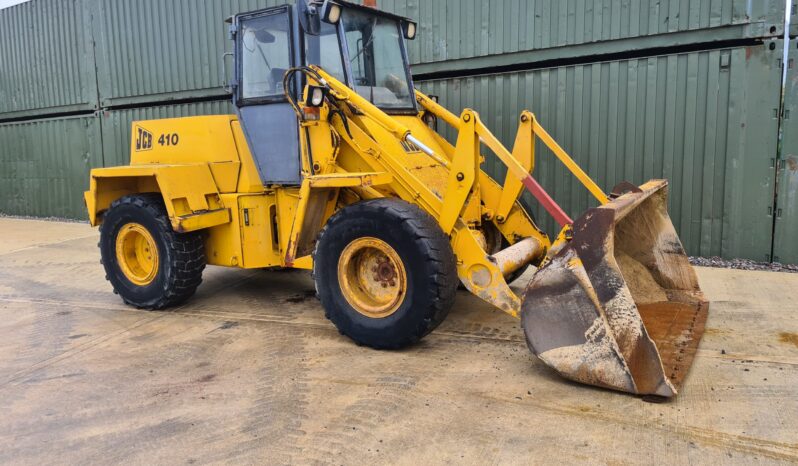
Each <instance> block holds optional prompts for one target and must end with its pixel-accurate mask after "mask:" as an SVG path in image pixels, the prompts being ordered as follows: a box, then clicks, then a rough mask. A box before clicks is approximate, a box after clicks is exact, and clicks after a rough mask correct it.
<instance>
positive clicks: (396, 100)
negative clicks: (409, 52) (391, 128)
mask: <svg viewBox="0 0 798 466" xmlns="http://www.w3.org/2000/svg"><path fill="white" fill-rule="evenodd" d="M341 20H342V21H343V28H344V33H345V34H346V43H347V47H348V49H349V57H348V60H349V69H350V70H351V74H352V76H351V80H352V84H353V86H354V88H355V90H356V91H357V93H358V94H360V95H361V96H363V97H364V98H366V99H369V101H371V103H373V104H374V105H376V106H378V107H381V108H394V109H398V108H402V109H407V108H413V93H412V90H411V89H410V83H409V82H408V79H407V71H406V69H405V62H404V55H403V53H402V42H401V41H402V40H403V37H402V35H401V34H400V30H399V24H398V22H397V21H395V20H392V19H389V18H385V17H380V16H375V15H369V14H367V13H364V12H361V11H357V10H352V9H344V12H343V16H342V18H341Z"/></svg>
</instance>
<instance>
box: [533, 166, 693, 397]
mask: <svg viewBox="0 0 798 466" xmlns="http://www.w3.org/2000/svg"><path fill="white" fill-rule="evenodd" d="M667 205H668V199H667V182H666V181H664V180H657V181H650V182H648V183H646V184H644V185H642V186H641V187H640V188H632V192H629V193H627V194H623V195H620V196H618V197H617V198H615V199H613V200H611V201H610V202H609V203H607V204H605V205H602V206H600V207H597V208H594V209H589V210H588V211H587V212H585V213H584V214H583V215H582V217H581V218H579V219H578V220H576V221H575V222H574V224H573V230H572V234H573V238H572V239H571V241H569V242H567V243H565V246H564V247H563V248H562V249H561V250H560V251H558V252H556V253H555V254H554V255H553V256H551V259H550V260H549V261H548V262H547V263H546V264H545V265H543V266H542V267H541V269H540V270H539V271H538V272H537V273H536V274H535V276H534V277H533V278H532V280H531V281H530V283H529V285H528V288H527V292H526V295H525V299H524V302H523V305H522V317H521V319H522V325H523V328H524V334H525V336H526V339H527V343H528V344H529V348H530V349H531V350H532V352H533V353H535V354H536V355H537V356H539V357H540V359H541V360H542V361H543V362H545V363H546V364H547V365H549V366H551V367H552V368H554V369H555V370H557V372H559V373H560V374H561V375H563V376H564V377H567V378H569V379H572V380H575V381H578V382H582V383H587V384H591V385H598V386H603V387H607V388H612V389H616V390H623V391H626V392H631V393H637V394H642V395H659V396H663V397H671V396H674V395H675V394H676V392H677V390H678V389H679V386H680V385H681V382H682V381H683V380H684V377H685V376H686V375H687V371H688V370H689V368H690V365H691V364H692V361H693V357H694V356H695V352H696V348H697V347H698V343H699V341H700V340H701V335H702V334H703V333H704V324H705V322H706V319H707V310H708V303H707V301H706V299H705V298H704V295H703V293H702V292H701V290H700V288H699V286H698V280H697V279H696V275H695V271H694V270H693V267H692V266H691V265H690V263H689V261H688V259H687V256H686V255H685V252H684V249H683V248H682V244H681V242H680V241H679V237H678V235H677V234H676V231H675V229H674V227H673V224H672V223H671V220H670V217H669V216H668V211H667Z"/></svg>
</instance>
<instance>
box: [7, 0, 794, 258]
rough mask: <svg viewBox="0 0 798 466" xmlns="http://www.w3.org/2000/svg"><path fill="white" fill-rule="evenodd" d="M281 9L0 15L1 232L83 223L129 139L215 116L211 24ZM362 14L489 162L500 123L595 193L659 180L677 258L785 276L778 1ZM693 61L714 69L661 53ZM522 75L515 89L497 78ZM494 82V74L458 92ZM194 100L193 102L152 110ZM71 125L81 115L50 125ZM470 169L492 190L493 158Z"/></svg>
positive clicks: (561, 196) (529, 0)
mask: <svg viewBox="0 0 798 466" xmlns="http://www.w3.org/2000/svg"><path fill="white" fill-rule="evenodd" d="M279 3H284V2H283V1H282V0H230V1H224V2H220V1H217V0H131V1H126V2H121V1H120V2H116V1H114V2H108V1H104V0H32V1H30V2H28V3H24V4H21V5H17V6H15V7H12V8H9V9H5V10H0V63H3V64H4V66H3V67H0V122H2V121H8V120H13V119H18V118H21V117H28V118H30V117H34V116H35V117H38V118H43V120H41V121H35V122H34V121H26V122H13V123H6V124H2V125H0V143H2V147H0V167H2V169H3V170H2V172H1V173H0V183H2V185H0V195H2V198H0V212H5V213H12V214H25V215H56V216H65V217H73V218H82V217H83V210H82V202H81V201H80V196H79V194H80V192H81V191H82V190H83V189H85V187H86V185H87V179H88V176H87V172H88V169H89V168H90V167H93V166H101V165H103V164H105V165H107V166H110V165H118V164H123V163H127V160H128V154H127V148H128V144H129V137H130V135H129V127H130V122H131V121H133V120H136V119H149V118H163V117H173V116H189V115H197V114H217V113H228V112H231V111H232V109H231V106H230V104H229V103H228V102H227V101H226V100H223V99H225V96H224V94H223V91H222V84H223V80H224V77H223V69H222V65H221V54H222V53H223V52H224V51H225V50H226V49H229V43H228V41H227V37H226V36H227V26H226V25H225V24H224V23H223V19H224V18H226V17H227V16H229V15H231V14H234V13H236V12H240V11H249V10H255V9H259V8H262V7H265V6H272V5H276V4H279ZM289 3H293V2H292V1H289ZM379 4H380V6H381V7H382V8H384V9H386V10H390V11H394V12H396V13H399V14H403V15H406V16H410V17H414V18H417V19H419V21H420V33H419V37H418V39H417V40H416V41H414V42H411V43H410V44H409V50H410V55H411V62H412V63H414V66H413V71H414V73H416V74H418V75H419V76H421V77H422V78H424V79H422V80H421V81H419V82H418V84H419V86H420V87H421V88H422V89H424V90H426V91H429V92H431V93H434V94H439V95H440V96H441V99H442V102H443V103H444V104H445V105H447V106H449V107H450V108H452V109H453V110H454V111H456V112H459V110H460V108H462V107H465V106H471V107H474V108H476V109H477V110H478V111H480V112H481V114H482V116H483V119H485V120H486V121H487V123H488V124H489V126H490V127H491V128H493V129H494V131H495V132H496V134H497V135H498V136H500V138H501V139H502V140H503V142H505V143H507V144H511V143H512V142H513V139H514V133H515V128H516V121H515V119H516V118H517V116H518V113H519V112H520V110H521V109H522V108H530V109H531V110H532V111H534V112H535V113H536V114H537V115H538V117H539V118H540V120H541V121H542V123H543V124H544V125H545V126H547V127H548V128H549V129H550V130H551V132H552V134H553V135H554V136H555V137H556V138H557V139H558V140H559V141H560V142H561V143H562V144H563V146H564V147H565V148H566V149H567V150H569V151H570V152H571V153H572V154H573V155H574V156H575V158H577V160H579V161H580V163H583V164H584V165H585V167H586V169H587V171H588V172H590V173H591V174H593V175H595V176H596V178H597V181H598V182H599V184H600V185H602V187H604V188H606V189H608V188H610V187H611V186H612V185H613V184H614V183H615V182H617V181H619V180H621V179H631V180H632V181H634V182H641V181H643V180H644V179H646V178H649V177H667V178H670V179H671V183H672V185H671V196H672V199H671V209H672V211H671V212H672V215H673V218H674V223H675V224H676V225H677V228H678V229H679V230H680V232H681V235H682V238H683V239H684V242H685V244H686V246H687V248H688V250H689V251H690V252H691V253H693V254H702V255H716V254H719V255H723V256H726V257H749V258H753V259H759V260H762V259H766V258H769V257H770V252H771V251H770V248H771V246H773V247H774V253H775V254H776V255H777V256H779V257H780V258H782V260H785V259H783V258H784V257H788V258H790V259H789V261H792V262H798V258H796V257H795V253H794V251H795V250H796V249H797V248H796V246H795V245H794V244H793V243H794V241H793V240H792V236H794V234H793V233H792V231H794V228H795V224H796V223H798V222H796V220H794V219H795V218H796V214H791V215H792V216H787V215H786V214H785V215H784V216H783V217H778V218H776V219H775V225H776V230H777V232H782V233H779V234H781V240H779V238H778V237H777V239H776V241H775V243H773V242H772V241H771V240H772V236H771V235H770V234H769V229H768V228H769V227H768V225H770V227H771V228H772V226H773V222H774V219H773V217H772V216H771V214H770V213H768V209H769V208H770V209H772V208H773V207H774V204H773V190H774V183H775V180H776V169H775V168H774V167H773V165H774V164H773V163H771V162H770V161H771V159H775V157H776V154H777V149H776V141H777V139H776V135H777V134H778V127H779V119H778V115H777V114H778V98H779V90H778V79H779V77H778V76H779V72H778V69H777V68H778V61H777V60H778V58H777V57H775V55H777V53H776V52H775V51H772V50H771V49H770V48H769V46H770V43H771V42H772V43H774V44H775V46H776V51H777V50H778V47H779V44H780V41H778V40H772V39H768V37H774V36H776V35H779V34H781V33H782V32H783V22H782V21H781V20H780V18H781V17H782V16H783V15H784V2H783V1H782V0H761V1H756V2H751V1H749V0H691V1H685V0H601V1H596V2H592V1H589V0H567V1H563V0H560V1H558V0H379ZM795 13H796V12H795V11H794V12H793V19H794V20H795V18H796V16H795ZM54 18H59V21H54ZM796 26H798V25H796V24H794V25H793V29H791V30H792V31H798V28H796ZM752 38H762V39H763V43H762V44H761V45H753V42H752ZM694 43H703V44H704V45H703V46H702V47H704V48H706V49H711V50H706V51H696V52H690V53H677V52H678V51H679V50H678V48H679V47H684V46H688V45H690V44H694ZM713 43H716V44H717V45H713ZM648 50H657V52H656V53H659V54H664V55H655V56H650V55H654V53H653V52H648ZM632 52H634V53H635V55H634V58H633V57H632V56H629V57H628V58H627V57H623V54H626V53H632ZM604 56H607V57H609V56H611V57H612V58H603V57H604ZM563 59H568V60H571V62H570V63H578V64H572V65H570V66H562V65H560V64H558V63H557V61H558V60H563ZM597 60H607V61H602V62H600V63H593V62H594V61H597ZM542 62H545V63H546V66H545V68H541V69H535V68H540V66H539V65H538V66H536V65H535V64H536V63H542ZM519 64H526V65H523V66H527V67H528V68H530V69H531V71H513V72H510V70H509V69H503V68H506V67H508V66H510V67H512V66H518V65H519ZM493 67H502V68H495V69H494V68H493ZM483 68H487V69H483ZM475 69H479V71H478V72H475V71H474V70H475ZM491 69H494V70H496V69H503V71H507V72H503V73H501V74H489V75H480V76H474V75H475V74H485V73H489V72H490V70H491ZM514 69H517V68H514ZM494 72H495V71H494ZM468 75H470V76H469V77H461V78H453V77H452V76H468ZM791 76H792V75H791ZM433 77H434V78H440V77H445V78H446V79H436V80H434V81H430V80H429V79H431V78H433ZM788 97H789V96H788ZM192 99H201V100H203V101H202V102H195V103H188V104H182V103H181V104H179V105H168V103H169V102H170V101H172V100H180V101H191V100H192ZM208 99H219V100H218V101H208ZM790 102H792V101H790V100H789V99H788V103H787V108H792V107H790V105H793V106H794V105H795V104H794V102H793V103H790ZM117 107H118V108H117ZM97 109H100V110H99V111H98V112H97V113H96V114H92V112H93V111H95V110H97ZM68 112H83V113H84V114H83V115H81V116H80V117H75V118H68V119H59V120H49V119H47V118H49V116H51V115H56V114H65V113H68ZM790 128H791V127H790V122H789V121H787V120H786V119H785V123H784V125H783V131H784V134H785V143H784V144H785V148H786V147H789V146H790V144H796V143H795V142H790V141H795V139H794V138H795V136H794V133H798V131H796V130H795V129H790ZM791 135H793V136H791ZM791 137H792V138H793V139H790V138H791ZM59 138H60V140H59ZM59 156H60V159H59ZM538 160H539V165H538V169H537V172H536V174H537V176H539V177H540V179H541V181H542V183H543V184H544V185H545V186H546V187H547V188H548V189H550V190H551V191H552V192H553V193H554V194H555V196H556V198H557V199H558V201H560V202H561V203H562V204H563V205H564V206H565V207H566V208H567V209H568V210H569V211H570V212H571V213H572V214H573V215H576V214H577V213H578V212H580V211H581V210H583V209H584V207H586V206H588V205H590V204H589V201H588V197H587V194H586V193H585V192H583V191H582V190H581V188H580V187H579V186H577V185H576V184H574V183H573V182H572V181H571V180H570V178H569V177H568V176H566V174H565V173H564V172H563V171H562V170H561V169H560V168H559V167H558V166H557V164H556V162H555V161H554V160H553V158H552V157H551V155H550V154H546V153H545V152H543V151H542V148H541V149H539V152H538ZM59 164H60V165H59ZM52 167H60V168H59V169H58V170H52ZM487 168H488V170H489V171H491V173H493V174H495V175H496V176H500V175H501V174H502V172H503V169H502V168H501V167H500V166H499V164H497V163H496V161H495V160H493V159H490V158H489V161H488V167H487ZM778 176H779V186H778V189H779V195H780V199H781V201H780V204H779V207H781V208H782V212H786V211H787V210H788V206H793V207H791V208H792V211H791V212H793V211H794V210H795V209H796V208H797V207H795V206H797V205H798V203H796V204H787V203H786V202H787V199H788V198H789V196H788V194H789V191H788V192H786V193H785V189H787V187H788V186H789V183H788V182H787V181H784V180H785V177H786V176H787V174H786V172H784V171H781V172H780V173H779V175H778ZM768 193H770V194H768ZM51 196H54V197H52V198H51ZM527 201H528V202H532V201H530V200H529V199H527ZM775 212H776V213H778V211H775ZM538 214H539V217H540V218H546V215H544V214H542V213H541V212H538ZM791 219H792V220H791ZM789 222H793V223H789ZM547 226H548V227H549V228H551V227H552V225H551V222H548V225H547ZM785 238H786V239H785ZM791 248H792V249H791ZM789 251H793V252H789ZM791 254H792V255H791Z"/></svg>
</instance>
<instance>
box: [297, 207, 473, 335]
mask: <svg viewBox="0 0 798 466" xmlns="http://www.w3.org/2000/svg"><path fill="white" fill-rule="evenodd" d="M313 277H314V280H315V282H316V291H317V293H318V295H319V299H320V300H321V303H322V305H323V306H324V309H325V314H326V316H327V318H328V319H330V320H331V321H332V322H333V323H334V324H335V326H336V327H337V328H338V330H339V331H340V332H341V333H342V334H344V335H346V336H348V337H350V338H351V339H353V340H354V341H355V342H356V343H358V344H362V345H366V346H370V347H372V348H380V349H397V348H402V347H405V346H408V345H410V344H413V343H415V342H417V341H418V340H420V339H421V338H423V337H424V336H425V335H427V334H428V333H430V332H431V331H432V330H434V329H435V327H437V326H438V325H439V324H440V323H441V322H443V320H444V318H445V317H446V315H447V314H448V313H449V309H450V308H451V307H452V304H453V303H454V297H455V292H456V291H457V283H458V278H457V270H456V265H455V257H454V253H453V252H452V248H451V245H450V244H449V239H448V238H447V237H446V235H444V234H443V231H441V229H440V227H439V226H438V224H437V222H436V221H435V220H434V219H433V218H432V217H431V216H430V215H429V214H427V213H425V212H423V211H422V210H421V209H419V208H418V207H416V206H414V205H411V204H408V203H407V202H404V201H402V200H398V199H388V198H385V199H375V200H370V201H364V202H359V203H357V204H353V205H350V206H347V207H345V208H344V209H342V210H341V211H339V212H338V213H337V214H335V215H334V216H333V217H332V218H330V220H329V221H328V222H327V224H326V225H325V227H324V228H323V229H322V231H321V233H320V234H319V238H318V241H317V242H316V249H315V251H314V254H313Z"/></svg>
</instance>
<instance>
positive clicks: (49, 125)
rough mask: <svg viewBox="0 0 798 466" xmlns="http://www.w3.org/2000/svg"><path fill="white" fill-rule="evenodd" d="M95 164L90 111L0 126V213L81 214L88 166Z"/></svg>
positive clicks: (97, 154)
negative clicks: (82, 115) (67, 116)
mask: <svg viewBox="0 0 798 466" xmlns="http://www.w3.org/2000/svg"><path fill="white" fill-rule="evenodd" d="M101 166H102V149H101V147H100V125H99V121H98V119H97V118H95V117H94V116H89V117H73V118H60V119H51V120H38V121H27V122H22V123H11V124H3V125H0V212H4V213H10V214H16V215H31V216H41V217H48V216H57V217H67V218H85V215H86V212H85V209H84V207H83V191H85V190H86V187H87V186H88V184H89V170H90V169H91V168H94V167H101Z"/></svg>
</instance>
